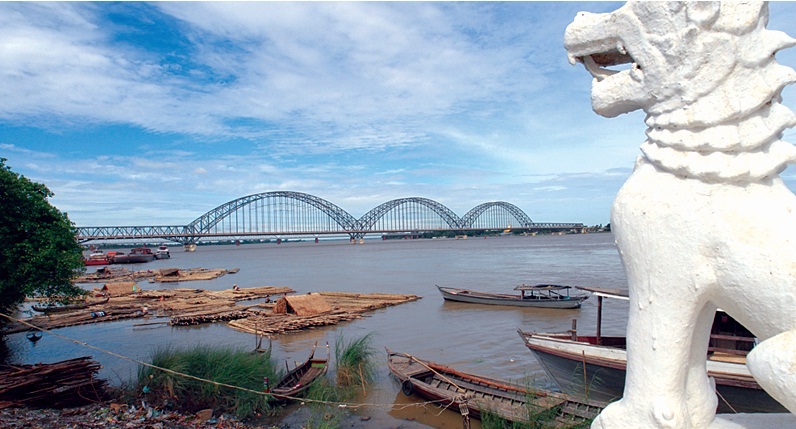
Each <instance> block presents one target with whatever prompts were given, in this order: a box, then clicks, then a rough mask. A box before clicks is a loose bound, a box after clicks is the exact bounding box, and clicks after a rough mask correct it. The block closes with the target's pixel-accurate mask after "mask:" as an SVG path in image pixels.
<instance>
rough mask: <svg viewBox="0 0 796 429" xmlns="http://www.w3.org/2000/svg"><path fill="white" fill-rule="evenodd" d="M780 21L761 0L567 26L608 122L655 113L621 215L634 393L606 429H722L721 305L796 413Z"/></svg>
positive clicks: (674, 6)
mask: <svg viewBox="0 0 796 429" xmlns="http://www.w3.org/2000/svg"><path fill="white" fill-rule="evenodd" d="M767 22H768V6H767V4H765V3H761V2H630V3H628V4H626V5H624V6H623V7H621V8H620V9H618V10H616V11H614V12H612V13H607V14H587V13H581V14H579V15H578V16H577V17H576V18H575V20H574V22H573V23H572V24H570V25H569V27H567V30H566V35H565V46H566V49H567V53H568V56H569V59H570V62H572V63H582V64H584V65H585V67H586V69H587V70H588V71H589V72H590V73H591V74H592V76H593V78H594V80H593V84H592V93H591V98H592V107H593V109H594V111H595V112H597V113H598V114H600V115H603V116H606V117H614V116H617V115H620V114H622V113H627V112H630V111H633V110H637V109H642V110H643V111H644V112H645V113H647V118H646V121H645V122H646V125H647V127H648V128H647V132H646V134H647V140H646V141H645V142H644V143H643V144H642V146H641V155H640V156H639V159H638V161H637V163H636V166H635V169H634V171H633V174H632V175H631V176H630V178H629V179H628V180H627V182H626V183H625V184H624V185H623V186H622V189H621V190H620V191H619V193H618V194H617V197H616V200H615V201H614V204H613V206H612V210H611V226H612V229H613V231H614V235H615V237H616V243H617V246H618V248H619V251H620V252H619V253H620V257H621V258H622V263H623V265H624V267H625V270H626V272H627V276H628V287H629V295H630V310H629V314H628V326H627V339H628V346H627V356H628V362H627V377H626V382H625V392H624V396H623V399H621V400H620V401H618V402H615V403H613V404H611V405H609V406H608V407H607V408H606V409H605V410H604V411H603V413H602V414H600V416H599V417H598V418H597V419H596V420H595V421H594V423H593V425H592V427H593V428H595V429H632V428H643V429H650V428H666V429H689V428H694V429H696V428H708V427H711V425H712V424H713V422H714V418H715V413H716V406H717V403H718V399H717V397H716V393H715V386H714V385H713V384H712V380H710V379H709V378H708V377H707V372H706V367H705V360H706V355H707V346H708V342H709V340H710V326H711V323H712V320H713V316H714V314H715V311H716V309H717V308H718V307H721V308H722V309H723V310H724V311H726V312H727V313H729V314H730V315H731V316H733V317H734V318H735V319H736V320H738V321H739V322H741V323H742V324H743V325H744V326H746V327H747V328H748V329H749V330H751V331H752V332H753V333H754V334H755V335H756V336H757V337H758V338H759V339H760V340H761V341H762V343H761V344H760V345H759V346H758V347H757V348H756V349H755V350H754V351H753V352H752V353H750V354H749V356H748V366H749V368H750V372H751V373H752V374H753V375H754V377H755V379H756V380H757V381H758V383H759V384H760V385H761V386H762V387H763V388H765V389H766V391H767V392H768V393H769V394H770V395H771V396H772V397H774V398H775V399H777V400H778V401H780V402H781V403H782V404H783V405H784V406H785V407H786V408H787V409H788V410H790V411H791V412H796V395H794V393H793V392H796V311H794V308H796V262H793V261H796V229H794V228H793V227H792V226H793V225H796V196H794V194H793V193H792V192H791V191H790V190H789V189H788V188H787V187H786V186H785V184H784V183H783V182H782V180H781V179H780V177H779V174H780V173H781V172H782V171H783V170H784V169H785V168H786V167H787V165H788V164H791V163H794V161H796V148H794V147H793V146H792V145H790V144H789V143H786V142H784V141H782V140H781V137H782V133H783V131H784V130H785V129H787V128H791V127H793V126H794V125H796V115H794V114H793V112H791V111H790V109H788V108H787V107H785V106H783V105H782V104H781V103H780V94H781V92H782V89H783V88H784V87H785V86H787V85H789V84H792V83H793V82H795V81H796V72H794V70H793V69H791V68H789V67H785V66H782V65H780V64H778V63H777V61H776V59H775V53H776V52H777V51H779V50H781V49H784V48H789V47H792V46H794V45H796V40H794V39H792V38H790V37H788V36H787V35H786V34H784V33H782V32H777V31H771V30H767V29H766V28H765V26H766V24H767ZM619 64H627V65H628V66H626V68H625V69H623V70H621V71H616V70H610V69H608V68H607V67H610V66H614V65H619Z"/></svg>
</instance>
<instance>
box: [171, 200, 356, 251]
mask: <svg viewBox="0 0 796 429" xmlns="http://www.w3.org/2000/svg"><path fill="white" fill-rule="evenodd" d="M357 225H358V224H357V220H356V218H354V217H353V216H351V214H349V213H348V212H347V211H345V210H343V209H342V208H340V207H338V206H337V205H335V204H334V203H332V202H330V201H327V200H325V199H323V198H320V197H316V196H314V195H310V194H305V193H301V192H292V191H274V192H264V193H259V194H252V195H247V196H245V197H241V198H237V199H235V200H232V201H229V202H227V203H224V204H222V205H220V206H218V207H216V208H214V209H212V210H210V211H208V212H207V213H205V214H203V215H202V216H199V217H198V218H196V219H195V220H194V221H193V222H191V223H189V224H188V225H187V226H186V227H185V229H186V233H188V234H197V235H198V234H204V235H206V234H212V233H217V234H218V235H224V234H226V235H235V233H242V234H247V233H248V234H255V233H257V232H268V233H270V234H279V233H284V234H289V233H296V232H303V233H310V232H318V233H330V232H341V233H353V232H354V231H355V230H356V228H357ZM270 234H263V235H270ZM191 241H193V242H195V241H196V240H195V239H193V240H191Z"/></svg>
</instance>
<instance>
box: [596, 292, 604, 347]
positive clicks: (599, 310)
mask: <svg viewBox="0 0 796 429" xmlns="http://www.w3.org/2000/svg"><path fill="white" fill-rule="evenodd" d="M602 326H603V297H602V296H600V295H598V296H597V345H598V346H601V345H602V344H603V337H602Z"/></svg>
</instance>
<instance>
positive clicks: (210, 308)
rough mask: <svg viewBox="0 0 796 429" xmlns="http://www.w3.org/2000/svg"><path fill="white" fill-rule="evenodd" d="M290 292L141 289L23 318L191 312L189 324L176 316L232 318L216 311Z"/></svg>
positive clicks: (13, 329) (19, 328)
mask: <svg viewBox="0 0 796 429" xmlns="http://www.w3.org/2000/svg"><path fill="white" fill-rule="evenodd" d="M289 293H294V290H293V289H290V288H288V287H280V286H261V287H252V288H245V289H241V290H240V291H236V292H234V293H233V292H232V291H206V290H202V289H187V288H180V289H164V290H153V291H141V292H138V293H128V294H126V295H122V296H117V295H111V296H110V297H109V299H108V301H107V302H105V303H102V304H96V305H92V306H89V307H87V308H84V309H78V310H73V311H64V312H60V313H57V314H50V315H36V316H33V317H29V318H25V319H22V320H23V321H24V322H27V323H30V324H32V325H34V326H37V327H39V328H43V329H57V328H65V327H68V326H76V325H85V324H90V323H100V322H110V321H115V320H123V319H133V318H144V317H148V318H152V317H172V318H173V317H177V318H179V317H181V316H185V315H190V317H192V318H193V323H186V322H185V319H175V321H176V322H179V324H180V325H183V326H184V325H186V324H199V323H209V322H214V321H224V320H229V318H228V317H227V318H224V317H220V318H219V317H214V314H216V313H218V312H219V311H222V310H224V311H230V312H231V311H240V310H243V311H245V310H246V309H247V308H250V307H254V306H250V307H243V306H238V305H237V303H238V302H239V301H248V300H253V299H260V298H266V297H270V296H283V295H286V294H289ZM203 315H205V316H203ZM164 323H168V322H164ZM29 328H30V326H29V325H26V324H24V323H20V322H15V323H10V324H8V325H7V326H6V329H5V331H4V333H5V334H13V333H17V332H23V331H27V330H28V329H29Z"/></svg>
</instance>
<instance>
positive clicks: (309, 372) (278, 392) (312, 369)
mask: <svg viewBox="0 0 796 429" xmlns="http://www.w3.org/2000/svg"><path fill="white" fill-rule="evenodd" d="M317 346H318V344H317V343H315V345H314V346H313V347H312V352H311V353H310V356H309V358H307V360H306V361H305V362H304V363H302V364H301V365H299V366H297V367H295V368H293V369H292V370H290V371H288V373H287V374H285V376H284V377H282V379H281V380H279V381H278V382H277V383H276V385H275V386H274V388H273V389H270V393H271V396H273V397H274V399H277V400H279V401H283V402H285V401H289V400H291V399H296V398H298V397H299V396H301V395H303V394H304V393H305V392H306V391H307V390H308V389H309V388H310V386H311V385H312V384H313V383H315V382H316V381H317V380H319V379H320V378H321V377H323V376H324V375H326V372H327V370H328V368H329V344H327V345H326V357H325V358H316V357H315V349H316V347H317Z"/></svg>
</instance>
